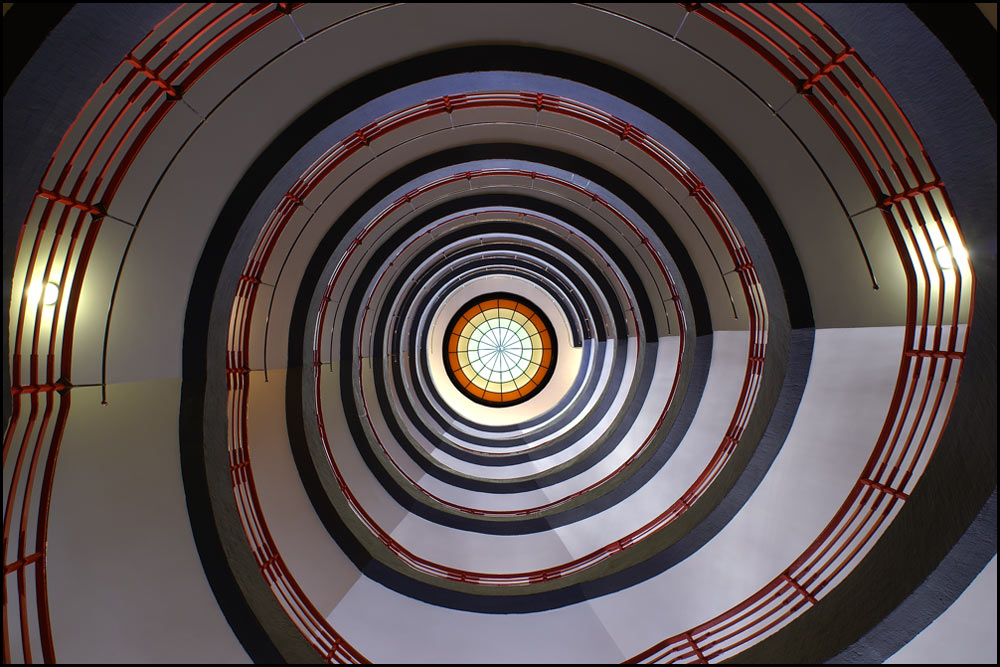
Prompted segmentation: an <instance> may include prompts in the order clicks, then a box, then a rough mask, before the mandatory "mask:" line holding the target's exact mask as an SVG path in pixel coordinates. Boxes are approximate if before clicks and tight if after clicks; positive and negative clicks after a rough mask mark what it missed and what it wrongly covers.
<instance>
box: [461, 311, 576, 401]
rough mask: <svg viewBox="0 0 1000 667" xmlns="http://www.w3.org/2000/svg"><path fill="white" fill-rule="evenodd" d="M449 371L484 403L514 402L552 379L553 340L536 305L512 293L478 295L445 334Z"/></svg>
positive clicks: (464, 387) (529, 396)
mask: <svg viewBox="0 0 1000 667" xmlns="http://www.w3.org/2000/svg"><path fill="white" fill-rule="evenodd" d="M444 343H445V359H446V360H447V367H448V371H449V373H448V375H449V376H450V377H451V380H452V382H453V383H454V384H455V386H457V387H458V388H459V389H460V390H461V391H462V393H464V394H465V395H466V396H468V397H469V398H471V399H472V400H474V401H476V402H477V403H482V404H484V405H491V406H494V407H501V406H508V405H515V404H517V403H521V402H523V401H526V400H528V399H529V398H531V397H532V396H534V395H536V394H537V393H538V392H539V391H541V390H542V388H543V387H544V386H545V384H546V383H547V382H548V381H549V379H550V378H551V377H552V369H553V368H555V363H556V340H555V336H554V335H553V333H552V325H551V323H550V322H549V320H548V318H547V317H545V315H543V314H542V312H541V311H540V310H539V309H538V307H537V306H535V305H534V304H532V303H531V302H530V301H528V300H527V299H524V298H522V297H519V296H514V295H512V294H488V295H484V296H480V297H477V298H476V299H473V300H472V301H470V302H468V303H467V304H465V305H464V306H463V307H462V308H460V309H459V311H458V314H457V315H455V317H454V318H452V320H451V323H450V324H449V325H448V332H447V333H446V334H445V341H444Z"/></svg>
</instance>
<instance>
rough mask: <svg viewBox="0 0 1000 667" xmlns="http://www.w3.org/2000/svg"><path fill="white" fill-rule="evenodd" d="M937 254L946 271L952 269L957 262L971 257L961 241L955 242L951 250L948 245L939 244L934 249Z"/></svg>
mask: <svg viewBox="0 0 1000 667" xmlns="http://www.w3.org/2000/svg"><path fill="white" fill-rule="evenodd" d="M934 253H935V254H936V255H937V263H938V266H940V267H941V268H942V269H943V270H945V271H951V270H952V269H954V268H955V264H957V263H960V262H965V261H966V260H968V259H969V253H968V251H967V250H966V249H965V248H964V247H963V246H962V244H960V243H955V244H953V245H952V247H951V249H950V250H949V249H948V248H947V247H946V246H939V247H937V248H935V249H934Z"/></svg>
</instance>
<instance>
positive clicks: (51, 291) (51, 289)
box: [28, 283, 59, 306]
mask: <svg viewBox="0 0 1000 667" xmlns="http://www.w3.org/2000/svg"><path fill="white" fill-rule="evenodd" d="M58 300H59V286H58V285H56V284H55V283H45V286H44V287H43V286H42V284H41V283H34V284H33V285H32V286H31V287H29V288H28V303H30V304H31V305H33V306H34V305H37V304H38V302H39V301H41V302H42V305H43V306H51V305H52V304H54V303H55V302H56V301H58Z"/></svg>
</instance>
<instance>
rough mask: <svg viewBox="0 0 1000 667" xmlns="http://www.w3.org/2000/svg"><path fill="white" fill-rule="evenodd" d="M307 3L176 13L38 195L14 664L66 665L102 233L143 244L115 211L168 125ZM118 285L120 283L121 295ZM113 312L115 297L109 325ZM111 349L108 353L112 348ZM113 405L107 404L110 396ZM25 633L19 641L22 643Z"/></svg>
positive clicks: (20, 326)
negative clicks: (66, 522)
mask: <svg viewBox="0 0 1000 667" xmlns="http://www.w3.org/2000/svg"><path fill="white" fill-rule="evenodd" d="M300 4H301V3H286V4H282V5H274V4H269V3H261V4H255V5H239V4H237V5H232V6H230V7H218V6H214V5H203V6H200V7H190V6H182V7H180V8H178V9H177V10H175V11H174V12H173V13H172V14H170V16H168V17H167V18H166V19H164V20H163V21H161V22H160V23H159V24H158V25H157V26H156V27H154V29H153V30H152V31H151V32H150V33H149V34H148V35H147V36H146V37H145V38H144V39H143V40H142V41H141V42H140V43H139V45H137V46H136V47H135V48H134V49H133V50H132V51H131V52H130V53H129V54H128V55H127V56H126V57H125V58H124V59H123V60H122V61H121V63H120V64H119V65H118V66H117V67H116V68H115V69H114V70H113V71H112V72H111V73H110V74H109V75H108V77H107V78H106V79H105V80H104V82H103V83H102V84H101V85H100V86H99V87H98V88H97V90H96V91H95V92H94V94H93V95H92V96H91V98H90V99H89V100H88V101H87V103H86V104H85V105H84V107H83V109H82V110H81V111H80V113H79V114H78V115H77V117H76V119H75V120H74V122H73V123H72V124H71V125H70V127H69V128H68V129H67V131H66V133H65V134H64V135H63V138H62V140H61V141H60V143H59V145H58V146H57V148H56V150H55V152H54V154H53V156H52V158H51V160H50V161H49V166H48V168H47V170H46V172H45V175H44V176H43V178H42V181H41V183H40V184H39V186H38V188H37V190H36V194H35V199H34V201H33V203H32V206H31V209H30V210H29V212H28V215H27V217H26V219H25V222H24V224H23V225H22V228H21V233H20V236H19V238H18V247H17V251H16V256H17V258H18V267H17V268H16V269H15V285H16V284H17V282H18V277H19V276H23V279H22V280H21V284H22V286H23V289H22V290H21V297H20V304H19V305H15V306H14V307H15V308H16V309H17V315H16V317H12V318H11V320H12V322H14V323H16V324H15V332H14V337H13V340H12V363H11V392H12V394H13V401H12V413H11V419H10V422H9V424H8V427H7V431H6V433H5V435H4V445H3V461H4V471H5V473H6V472H7V471H8V470H9V471H10V479H11V481H10V484H9V486H8V488H7V489H6V494H7V497H6V503H5V506H4V533H3V557H4V587H3V632H4V643H3V656H4V662H5V663H10V662H25V663H29V662H33V661H34V660H35V656H36V654H37V653H40V654H41V658H42V660H44V661H45V662H55V660H56V657H55V648H54V645H53V639H52V629H51V622H50V618H49V604H48V590H47V586H46V582H47V579H46V569H45V565H46V549H47V547H46V541H47V529H48V517H49V508H50V502H51V496H52V483H53V476H54V473H55V467H56V462H57V459H58V454H59V448H60V445H61V443H62V434H63V431H64V430H65V428H66V424H67V418H68V414H69V408H70V402H71V396H72V390H73V389H74V388H79V387H92V386H101V387H102V393H103V388H104V386H105V382H106V380H105V379H104V378H103V377H102V380H101V382H100V383H91V384H81V383H78V382H74V381H73V373H72V368H73V365H72V354H73V342H74V335H73V334H74V328H75V324H76V313H77V309H78V307H79V301H80V296H81V292H82V289H83V281H84V277H85V275H86V270H87V266H88V262H89V260H90V257H91V255H92V253H93V250H94V247H95V244H96V243H97V237H98V233H99V231H100V229H101V226H102V224H103V223H105V222H109V223H110V224H124V225H127V226H129V227H131V228H132V230H131V234H134V230H135V227H136V224H137V223H136V222H130V221H125V220H121V219H120V218H117V217H115V216H114V215H113V214H112V213H110V212H109V210H110V209H111V208H112V205H113V202H114V200H115V196H116V194H117V193H118V191H119V188H120V187H121V185H122V182H123V180H124V178H125V175H126V174H127V173H128V171H129V169H130V168H131V167H132V165H133V164H134V162H135V160H136V159H137V157H138V156H139V154H140V152H141V150H142V149H143V147H144V146H145V145H146V143H147V141H148V140H149V138H150V137H151V136H152V135H153V133H154V131H155V130H156V128H157V127H158V126H159V124H160V122H161V121H162V120H163V119H164V118H165V117H166V115H167V114H168V113H169V111H170V110H171V109H172V108H173V107H174V105H175V104H176V103H177V102H183V95H184V92H185V91H186V90H187V89H189V88H190V87H191V86H192V85H194V83H196V82H197V81H198V80H199V79H200V78H201V77H202V76H203V75H204V74H205V73H206V72H207V71H209V69H210V68H211V67H213V66H214V65H215V64H217V63H218V62H219V61H220V60H221V59H222V58H223V57H225V56H226V55H227V54H229V53H231V52H232V51H233V50H234V49H235V48H236V47H238V46H239V45H240V44H243V43H244V42H246V41H247V40H249V39H250V38H251V37H253V36H254V35H256V34H257V33H259V32H260V31H262V30H264V29H265V28H266V27H267V26H269V25H271V24H272V23H274V22H275V21H277V20H280V19H281V18H282V17H283V16H284V15H286V14H288V13H289V12H291V11H293V10H294V9H295V8H297V7H299V6H300ZM50 232H51V234H50ZM67 237H68V238H69V241H68V242H67V241H65V239H66V238H67ZM131 238H132V237H131V235H130V237H129V244H130V243H131ZM29 247H30V250H28V248H29ZM122 262H124V256H123V258H122ZM39 267H44V268H41V270H39ZM120 276H121V267H119V278H120ZM48 282H55V283H56V284H57V285H58V287H59V294H60V297H59V300H58V302H57V303H56V304H55V305H53V306H44V305H42V304H41V303H40V302H39V303H37V304H34V303H29V298H28V289H27V288H26V287H27V286H28V285H33V284H36V283H37V284H45V283H48ZM117 284H118V283H117V280H116V284H115V289H117ZM14 293H15V294H17V290H16V289H15V292H14ZM16 303H17V302H16V301H15V304H16ZM113 303H114V296H113V295H112V298H111V306H109V314H108V318H109V320H110V317H111V315H110V311H111V309H112V308H113ZM108 326H110V324H109V325H108ZM29 330H30V333H29ZM105 337H107V329H106V330H105ZM104 345H105V354H106V351H107V343H106V340H105V343H104ZM102 398H103V399H104V400H105V401H106V396H103V395H102ZM25 402H27V415H26V416H25V415H24V412H25V405H24V404H25ZM39 474H41V481H40V485H39V480H38V477H39ZM33 516H34V517H35V519H34V520H33V521H32V520H31V518H32V517H33ZM15 517H17V518H16V519H15ZM15 523H16V524H17V537H16V539H15V538H14V536H13V533H12V529H13V527H14V525H15ZM12 549H13V553H11V550H12ZM267 574H268V573H265V576H267ZM8 576H13V577H14V578H15V582H16V583H15V585H14V586H8V584H7V581H8V580H7V577H8ZM8 589H16V591H17V604H16V605H15V606H16V611H13V613H16V617H14V616H12V615H11V614H12V605H11V604H10V602H11V600H9V599H8ZM299 594H300V595H301V592H299ZM301 597H304V596H301ZM29 600H30V602H29ZM14 623H16V625H17V629H16V634H17V639H15V637H14V636H13V635H12V626H13V625H14ZM327 644H328V645H329V650H328V651H327V653H325V654H324V655H325V657H327V658H328V659H336V660H346V661H357V660H358V659H363V658H360V654H357V653H356V652H355V651H354V650H353V649H352V648H351V647H350V646H349V645H348V644H346V643H345V642H343V641H342V640H341V639H340V638H339V637H331V638H330V639H329V641H327ZM14 649H20V652H19V653H14Z"/></svg>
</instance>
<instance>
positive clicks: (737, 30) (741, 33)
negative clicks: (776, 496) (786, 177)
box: [631, 5, 974, 662]
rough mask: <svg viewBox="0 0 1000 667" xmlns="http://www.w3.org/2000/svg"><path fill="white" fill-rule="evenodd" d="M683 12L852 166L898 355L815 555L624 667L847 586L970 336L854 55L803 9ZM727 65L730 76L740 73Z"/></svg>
mask: <svg viewBox="0 0 1000 667" xmlns="http://www.w3.org/2000/svg"><path fill="white" fill-rule="evenodd" d="M690 11H691V12H692V13H693V14H695V15H696V16H697V17H698V18H700V19H703V20H705V21H706V22H708V23H709V24H711V25H714V26H716V27H717V28H718V29H719V30H722V31H724V32H725V33H727V34H729V35H731V36H733V37H735V38H736V39H738V40H739V41H740V42H742V43H743V44H744V45H745V46H746V47H747V48H749V49H750V50H751V51H752V52H753V53H755V54H756V55H757V56H759V57H760V58H762V59H764V60H765V61H766V62H768V63H769V64H771V66H772V67H773V68H774V69H775V71H777V72H778V73H779V74H780V75H781V76H782V77H784V78H785V80H786V81H787V82H788V83H789V84H790V85H791V86H792V87H793V89H794V91H795V92H794V94H795V95H801V96H803V97H804V98H805V99H806V101H807V102H808V104H809V106H810V107H811V108H812V110H813V111H814V112H815V113H816V114H817V115H818V116H819V117H820V118H821V119H822V120H823V121H824V123H825V124H826V126H827V127H828V129H829V130H830V132H831V133H832V134H833V135H834V136H835V137H836V138H837V140H838V141H839V142H840V144H841V147H842V148H843V149H844V151H845V152H846V153H847V154H848V155H849V156H850V158H851V161H852V163H853V164H854V166H855V168H856V169H857V171H858V173H859V174H860V176H861V177H862V179H863V180H864V183H865V185H866V187H867V189H868V191H869V193H870V195H871V200H870V201H871V204H872V208H871V209H868V210H875V209H877V210H879V211H881V213H882V216H883V219H884V221H885V223H886V228H887V230H888V233H889V234H890V236H891V238H892V240H893V243H894V244H895V247H896V250H897V253H898V255H899V257H900V261H901V263H902V265H903V269H904V271H905V273H906V279H907V313H906V325H905V341H906V342H905V344H904V349H903V351H902V358H901V360H900V369H899V375H898V379H897V383H896V389H895V392H894V395H893V398H892V402H891V404H890V408H889V413H888V415H887V417H886V421H885V423H884V426H883V428H882V432H881V434H880V435H879V438H878V440H877V442H876V443H875V446H874V448H873V450H872V454H871V457H870V458H869V460H868V463H867V464H866V465H865V467H864V470H863V471H862V473H861V475H860V476H859V478H858V480H857V482H856V483H855V485H854V487H853V489H852V490H851V492H850V494H849V495H848V497H847V498H846V500H845V501H844V503H843V505H842V506H841V507H840V509H839V510H838V511H837V513H836V515H835V516H834V517H833V519H832V520H831V522H830V523H829V524H828V525H827V526H826V527H825V528H824V530H823V531H822V532H821V533H820V535H819V536H818V537H817V538H816V539H815V541H814V542H813V543H812V544H811V545H810V546H809V548H808V549H806V551H805V552H803V553H802V554H801V555H800V556H799V557H798V558H797V559H796V560H795V561H794V562H793V563H792V564H791V565H790V566H789V567H788V568H786V569H785V570H784V571H783V572H781V573H780V574H779V575H778V576H777V577H775V578H774V579H773V580H772V581H771V582H770V583H768V584H767V585H766V586H764V587H763V588H762V589H760V590H759V591H758V592H757V593H755V594H754V595H753V596H751V597H750V598H748V599H746V600H745V601H743V602H742V603H740V604H739V605H736V606H735V607H733V608H731V609H729V610H727V611H725V612H723V613H722V614H720V615H718V616H716V617H715V618H712V619H710V620H709V621H706V622H705V623H702V624H701V625H698V626H695V627H693V628H691V629H689V630H687V631H685V632H682V633H680V634H676V635H673V636H671V637H668V638H667V639H664V640H663V641H661V642H658V643H657V644H655V645H654V646H652V647H650V648H649V649H647V650H645V651H643V652H642V653H639V654H638V655H636V656H635V657H634V658H632V659H631V661H634V662H645V661H651V662H660V661H666V662H681V661H692V662H707V661H710V660H724V659H726V658H729V657H733V656H734V655H736V654H738V653H739V652H740V651H741V650H742V649H743V648H745V647H746V646H748V645H750V644H752V643H754V642H756V641H759V640H760V639H762V638H764V637H766V636H768V635H769V634H771V633H773V632H775V631H776V630H778V629H780V628H781V627H783V626H784V625H787V624H788V623H789V622H790V621H791V620H793V619H794V618H795V617H796V616H798V615H799V614H801V613H802V612H803V611H804V610H805V609H806V608H808V607H809V606H811V605H813V604H815V603H816V602H817V601H818V600H819V599H821V598H822V597H823V596H824V595H825V594H826V593H828V592H829V591H830V590H831V589H832V587H833V585H834V584H835V583H836V582H837V581H839V580H840V579H842V578H843V577H845V576H846V575H847V573H848V572H850V570H851V569H852V568H853V566H854V564H856V563H857V562H858V560H859V559H860V558H861V557H862V556H863V555H864V554H865V553H866V551H867V550H868V549H869V548H871V546H872V544H873V543H874V541H875V539H876V538H877V536H878V535H879V534H880V533H881V531H883V530H884V529H885V527H886V526H887V525H888V522H889V521H890V520H891V517H892V516H894V515H895V513H896V512H898V510H899V507H900V506H901V505H902V504H903V503H904V502H905V501H906V500H907V498H908V497H909V493H910V491H911V490H912V487H913V485H914V484H915V483H916V481H917V479H918V478H919V476H920V473H921V472H922V470H923V467H924V466H925V465H926V462H927V460H928V458H929V457H930V455H931V454H932V452H933V448H934V443H935V442H936V440H937V437H939V435H940V432H941V431H942V430H943V428H944V425H945V423H946V422H947V419H948V414H949V412H950V409H951V405H952V403H953V402H954V399H955V392H956V389H957V380H958V375H959V374H960V372H961V366H962V362H963V360H964V352H965V347H966V344H967V340H968V329H966V331H965V333H964V334H961V333H960V324H961V322H962V319H963V310H964V311H966V313H967V314H966V315H965V316H966V317H967V318H968V321H971V318H972V304H973V300H974V282H973V280H972V278H973V276H972V269H971V267H970V266H968V265H967V264H966V263H965V262H964V261H963V260H961V259H960V260H958V261H954V262H952V265H951V267H950V269H949V273H950V274H951V275H945V272H944V270H943V269H942V267H940V266H939V265H938V263H937V261H936V259H935V251H936V249H937V248H938V247H944V248H947V250H948V252H949V253H953V250H954V247H956V246H958V247H961V230H960V229H959V228H958V225H957V222H955V214H954V210H953V209H952V206H951V202H950V201H949V199H948V196H947V192H946V190H945V188H944V184H943V183H942V182H941V179H940V177H939V176H938V174H937V172H936V171H935V170H934V167H933V165H932V164H931V162H930V159H929V158H928V156H927V154H926V152H925V151H924V149H923V146H922V144H921V143H920V140H919V138H918V137H917V135H916V133H915V131H914V130H913V127H912V125H910V123H909V121H908V120H907V119H906V116H905V114H904V113H903V112H902V110H901V109H900V108H899V106H898V104H897V103H896V102H895V101H894V100H893V99H892V96H891V95H890V94H889V92H888V91H887V90H886V88H885V86H884V85H882V83H881V81H879V80H878V78H877V77H876V76H875V74H874V73H873V72H872V70H871V69H870V68H869V67H868V66H867V65H866V64H865V63H864V61H863V60H862V59H861V57H860V56H859V54H858V53H857V52H856V51H855V50H854V49H853V48H851V47H850V46H849V45H848V44H847V43H846V42H844V40H843V39H841V38H840V36H839V35H838V34H837V33H836V32H835V31H834V30H833V29H832V28H831V27H830V26H829V25H827V24H826V23H825V22H824V21H823V20H822V18H821V17H819V16H818V15H817V14H816V13H815V12H814V11H813V10H811V9H809V8H808V7H806V6H804V5H799V6H795V7H791V6H787V5H767V6H762V5H739V6H721V5H712V6H706V5H698V6H690ZM680 39H681V41H683V36H681V37H680ZM727 65H729V66H730V67H731V69H733V70H734V71H737V72H738V71H739V67H738V63H728V64H727ZM863 212H866V211H860V212H856V214H859V213H863ZM949 222H951V223H952V224H951V225H949ZM939 244H940V245H939ZM966 282H968V284H969V288H968V296H965V295H964V293H963V285H964V284H965V283H966ZM935 293H936V294H935ZM949 299H950V300H951V307H950V308H949V307H948V300H949Z"/></svg>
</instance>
